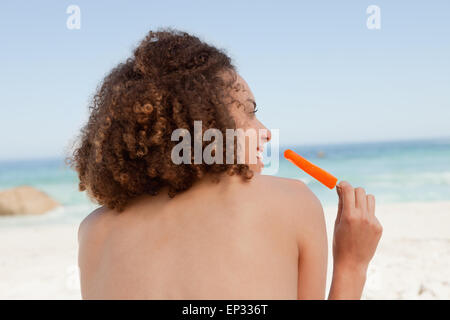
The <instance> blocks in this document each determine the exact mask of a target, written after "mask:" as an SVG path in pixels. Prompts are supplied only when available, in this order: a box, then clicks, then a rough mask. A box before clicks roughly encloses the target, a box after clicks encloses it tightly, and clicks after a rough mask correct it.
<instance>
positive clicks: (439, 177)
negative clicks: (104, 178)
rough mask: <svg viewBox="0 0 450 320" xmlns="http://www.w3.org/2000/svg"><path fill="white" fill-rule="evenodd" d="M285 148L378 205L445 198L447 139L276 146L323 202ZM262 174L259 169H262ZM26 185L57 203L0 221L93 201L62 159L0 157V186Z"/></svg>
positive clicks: (87, 208)
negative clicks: (362, 191) (372, 197)
mask: <svg viewBox="0 0 450 320" xmlns="http://www.w3.org/2000/svg"><path fill="white" fill-rule="evenodd" d="M286 148H290V149H292V150H294V151H296V152H297V153H299V154H301V155H302V156H304V157H305V158H307V159H308V160H311V161H312V162H314V163H315V164H317V165H319V166H320V167H322V168H324V169H325V170H327V171H329V172H330V173H332V174H333V175H335V176H336V177H337V178H338V179H339V180H346V181H349V182H350V183H351V184H352V185H354V186H355V187H356V186H362V187H364V188H365V189H366V191H367V193H372V194H374V195H375V196H376V198H377V203H378V204H386V203H405V202H439V201H449V200H450V138H439V139H427V140H410V141H389V142H367V143H344V144H328V145H327V144H320V145H308V146H305V145H297V146H295V145H289V146H280V150H279V151H280V155H279V156H280V158H279V159H280V161H279V170H278V172H277V173H276V174H275V175H276V176H280V177H287V178H293V179H300V180H301V181H303V182H304V183H305V184H307V185H308V187H309V188H310V189H311V190H312V191H313V192H314V193H315V194H316V196H317V197H318V198H319V199H320V201H321V202H322V204H323V205H324V206H329V205H335V204H337V199H338V198H337V195H336V192H335V190H329V189H328V188H326V187H324V186H323V185H321V184H320V183H319V182H317V181H315V180H314V179H313V178H311V177H310V176H308V175H307V174H306V173H304V172H302V171H301V170H299V169H298V168H297V167H295V166H294V165H293V164H291V163H290V162H289V161H287V160H285V159H284V158H283V156H282V153H283V151H284V150H285V149H286ZM263 173H264V171H263ZM20 185H30V186H33V187H35V188H38V189H39V190H42V191H44V192H46V193H47V194H48V195H49V196H51V197H52V198H54V199H55V200H56V201H58V202H59V203H61V204H62V205H63V207H62V208H61V209H58V210H55V211H52V212H50V213H47V214H44V215H41V216H27V217H0V226H9V225H15V224H24V223H26V224H28V223H31V224H32V223H52V222H54V223H60V222H68V223H73V222H79V221H81V219H82V218H84V217H85V216H86V215H87V214H89V213H90V212H91V211H92V210H93V209H94V208H95V207H97V205H96V204H94V203H92V202H91V201H90V200H89V199H88V197H87V196H86V195H85V193H82V192H79V191H78V178H77V175H76V173H75V172H74V171H73V170H71V169H70V168H68V167H67V166H66V164H65V162H64V158H56V157H55V158H49V159H26V160H25V159H24V160H15V161H14V160H0V191H2V190H5V189H10V188H13V187H17V186H20Z"/></svg>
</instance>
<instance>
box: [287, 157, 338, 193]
mask: <svg viewBox="0 0 450 320" xmlns="http://www.w3.org/2000/svg"><path fill="white" fill-rule="evenodd" d="M284 157H285V158H286V159H287V160H289V161H291V162H292V163H293V164H295V165H296V166H297V167H299V168H300V169H302V170H303V171H305V172H306V173H307V174H309V175H310V176H311V177H313V178H314V179H316V180H318V181H319V182H321V183H323V184H324V185H326V186H327V187H328V188H330V189H333V188H334V187H335V186H336V183H337V181H338V179H337V178H336V177H335V176H333V175H332V174H330V173H328V172H326V171H325V170H323V169H321V168H319V167H318V166H316V165H315V164H312V163H311V162H309V161H308V160H306V159H305V158H303V157H302V156H300V155H298V154H296V153H295V152H294V151H292V150H290V149H287V150H286V151H284Z"/></svg>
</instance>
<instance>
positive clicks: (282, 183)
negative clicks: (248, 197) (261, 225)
mask: <svg viewBox="0 0 450 320" xmlns="http://www.w3.org/2000/svg"><path fill="white" fill-rule="evenodd" d="M254 179H255V181H254V183H255V185H256V186H257V187H258V189H259V191H260V192H261V193H262V195H263V198H264V199H270V198H272V199H274V200H276V202H277V203H279V204H280V205H281V206H282V207H286V208H290V210H289V211H291V212H292V211H294V212H296V213H295V214H323V210H322V205H321V203H320V201H319V199H318V198H317V197H316V195H315V194H314V193H313V192H312V191H311V190H310V189H309V188H308V186H307V185H306V184H305V183H303V182H302V181H300V180H297V179H289V178H281V177H274V176H267V175H257V176H255V177H254Z"/></svg>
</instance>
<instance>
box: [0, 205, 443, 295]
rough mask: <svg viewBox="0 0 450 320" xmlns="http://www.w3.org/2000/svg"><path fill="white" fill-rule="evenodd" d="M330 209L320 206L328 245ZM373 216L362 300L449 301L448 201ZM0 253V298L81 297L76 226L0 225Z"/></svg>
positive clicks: (386, 209)
mask: <svg viewBox="0 0 450 320" xmlns="http://www.w3.org/2000/svg"><path fill="white" fill-rule="evenodd" d="M335 213H336V207H325V216H326V220H327V229H328V237H329V242H330V246H331V241H330V240H331V237H332V232H333V223H334V218H335ZM377 215H378V217H379V219H380V221H381V222H382V224H383V226H384V234H383V238H382V240H381V242H380V245H379V249H378V251H377V253H376V256H375V258H374V260H373V262H372V264H371V266H370V268H369V272H368V278H367V283H366V288H365V291H364V295H363V298H365V299H450V227H449V226H450V201H449V202H430V203H399V204H390V205H379V206H378V208H377ZM23 219H27V218H26V217H24V218H23ZM0 224H1V220H0ZM0 252H1V259H0V299H80V298H81V296H80V290H79V284H78V273H77V272H78V271H77V267H76V265H77V225H75V224H51V225H35V226H33V225H27V226H10V227H4V228H1V232H0ZM329 261H330V262H331V261H332V260H331V247H330V259H329ZM329 265H331V263H329ZM328 275H329V277H330V275H331V266H330V269H329V272H328ZM329 280H330V279H329ZM329 282H330V281H328V286H329Z"/></svg>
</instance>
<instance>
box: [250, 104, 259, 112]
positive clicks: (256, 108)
mask: <svg viewBox="0 0 450 320" xmlns="http://www.w3.org/2000/svg"><path fill="white" fill-rule="evenodd" d="M253 104H254V109H253V111H251V112H250V113H256V112H257V111H258V107H257V106H256V103H255V102H254V103H253Z"/></svg>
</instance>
